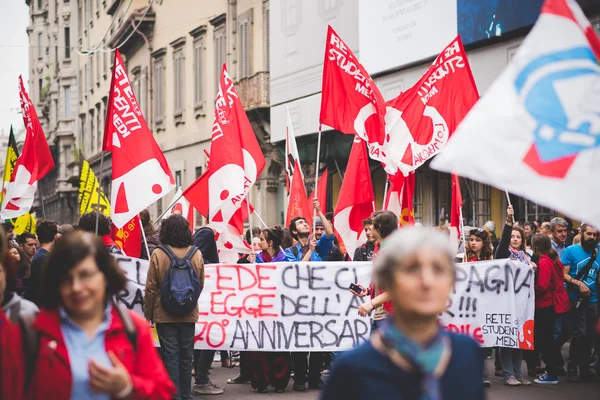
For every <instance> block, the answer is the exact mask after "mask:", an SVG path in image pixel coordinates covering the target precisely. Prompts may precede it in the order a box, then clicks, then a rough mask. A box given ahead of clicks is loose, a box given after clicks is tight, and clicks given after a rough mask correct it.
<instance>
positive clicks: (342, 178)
mask: <svg viewBox="0 0 600 400" xmlns="http://www.w3.org/2000/svg"><path fill="white" fill-rule="evenodd" d="M333 162H334V163H335V168H336V169H337V172H338V174H340V179H341V180H342V181H343V180H344V174H342V170H341V169H340V166H339V165H338V162H337V158H335V157H333Z"/></svg>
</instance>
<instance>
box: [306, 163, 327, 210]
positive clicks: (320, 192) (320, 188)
mask: <svg viewBox="0 0 600 400" xmlns="http://www.w3.org/2000/svg"><path fill="white" fill-rule="evenodd" d="M328 180H329V169H328V168H325V172H323V174H322V175H321V177H320V178H319V182H318V183H317V197H318V198H319V203H320V204H321V212H322V213H323V214H325V213H326V212H327V181H328ZM314 198H315V191H314V190H313V191H312V193H311V194H310V196H308V204H312V202H313V199H314Z"/></svg>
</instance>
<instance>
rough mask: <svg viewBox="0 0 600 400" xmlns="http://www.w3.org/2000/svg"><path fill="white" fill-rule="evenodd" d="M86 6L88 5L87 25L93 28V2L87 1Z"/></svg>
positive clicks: (91, 0)
mask: <svg viewBox="0 0 600 400" xmlns="http://www.w3.org/2000/svg"><path fill="white" fill-rule="evenodd" d="M87 5H88V11H89V16H88V23H89V24H90V27H93V26H94V22H93V21H94V0H87Z"/></svg>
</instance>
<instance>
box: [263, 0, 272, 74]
mask: <svg viewBox="0 0 600 400" xmlns="http://www.w3.org/2000/svg"><path fill="white" fill-rule="evenodd" d="M264 4H265V13H264V18H263V27H264V32H263V41H264V52H265V60H264V61H265V65H264V68H263V69H264V70H265V71H269V69H270V64H271V20H270V18H271V11H270V9H269V4H270V3H264Z"/></svg>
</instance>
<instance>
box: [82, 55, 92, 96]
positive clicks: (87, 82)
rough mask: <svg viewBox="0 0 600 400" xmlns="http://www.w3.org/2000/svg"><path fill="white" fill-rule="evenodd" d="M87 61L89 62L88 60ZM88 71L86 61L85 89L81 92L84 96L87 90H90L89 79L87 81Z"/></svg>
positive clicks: (88, 77)
mask: <svg viewBox="0 0 600 400" xmlns="http://www.w3.org/2000/svg"><path fill="white" fill-rule="evenodd" d="M88 62H89V60H88ZM88 72H89V65H88V63H85V90H84V92H83V94H84V95H85V96H87V95H88V92H89V91H90V81H89V79H90V76H89V73H88Z"/></svg>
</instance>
